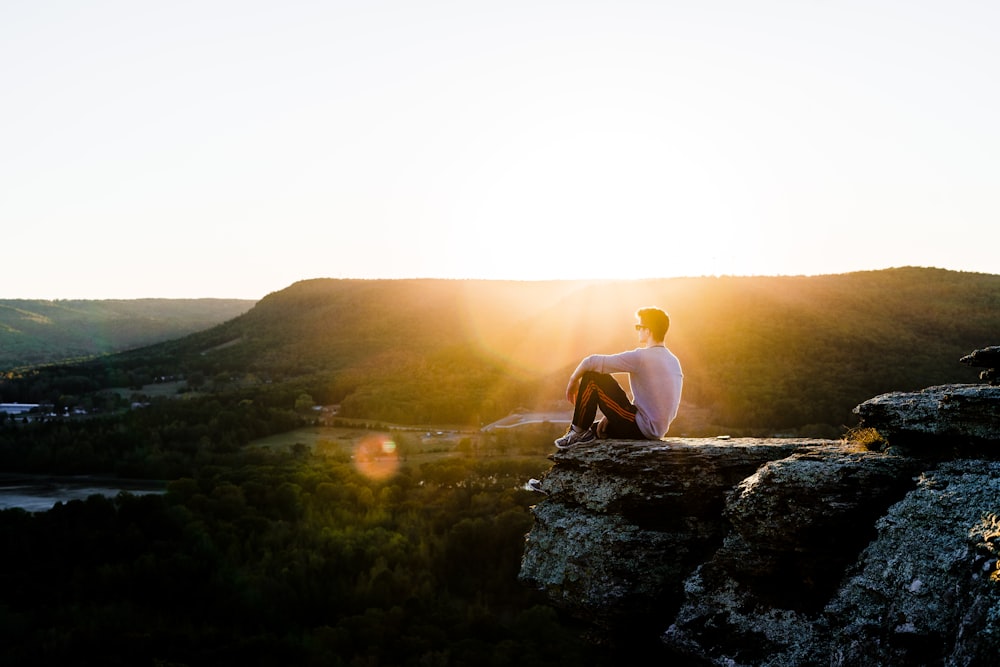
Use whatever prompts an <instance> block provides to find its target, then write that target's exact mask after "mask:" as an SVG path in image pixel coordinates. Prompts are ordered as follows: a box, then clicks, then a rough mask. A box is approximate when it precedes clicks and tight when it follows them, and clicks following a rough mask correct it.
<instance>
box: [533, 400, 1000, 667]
mask: <svg viewBox="0 0 1000 667" xmlns="http://www.w3.org/2000/svg"><path fill="white" fill-rule="evenodd" d="M977 387H978V389H979V390H980V392H981V393H979V394H975V392H970V393H965V392H957V391H956V390H955V389H953V388H940V387H939V388H932V389H933V390H934V391H931V390H927V391H926V392H919V393H918V394H917V395H907V396H906V397H904V396H903V395H900V396H895V397H894V398H893V399H892V401H890V400H889V399H888V398H886V397H879V399H883V400H881V401H879V400H878V399H872V400H873V401H876V403H875V404H877V405H883V404H885V403H887V402H895V404H896V405H903V404H906V402H907V401H910V402H911V404H912V405H913V406H914V409H913V414H910V415H908V416H905V417H904V416H903V413H902V411H901V412H900V417H899V419H901V420H905V423H906V424H907V425H910V424H913V423H924V422H927V421H928V419H929V418H924V417H920V414H922V412H923V411H924V409H925V408H924V404H925V402H926V401H928V400H931V399H928V398H927V395H932V396H937V397H939V398H940V397H941V396H944V395H951V396H954V395H956V394H958V395H960V396H961V397H962V398H959V399H958V402H961V403H962V404H964V405H965V406H972V405H978V406H979V408H980V410H982V411H983V412H985V413H989V414H987V415H985V416H984V415H983V414H980V415H979V416H978V417H976V418H975V419H971V417H973V416H974V413H975V410H973V409H972V408H969V407H967V408H966V409H965V414H966V416H968V417H970V419H969V420H965V421H963V422H962V423H964V424H965V425H966V426H965V427H963V428H962V429H959V428H957V427H955V426H954V424H955V420H954V419H952V421H950V422H948V424H950V426H948V427H947V429H946V431H945V432H946V433H947V435H942V436H940V437H939V442H938V443H937V444H938V446H937V447H930V444H931V443H932V442H933V441H934V438H933V437H932V435H930V434H932V431H931V430H930V429H928V430H927V431H926V434H928V435H927V436H926V437H925V432H923V431H921V432H920V434H921V436H920V437H919V438H917V439H916V440H919V443H920V447H918V448H915V449H914V448H911V447H905V446H899V447H897V446H896V440H895V439H894V438H895V437H899V434H900V433H903V434H904V435H903V437H902V439H903V440H904V441H907V442H909V439H908V437H907V434H909V432H910V431H909V430H907V429H901V430H899V431H892V432H891V435H889V436H888V439H889V444H890V446H889V447H888V448H887V449H886V451H881V452H874V451H866V450H864V449H862V448H860V447H857V446H853V445H849V444H846V443H844V442H840V441H828V440H794V439H775V440H754V439H734V440H728V441H723V440H707V439H670V440H663V441H655V442H646V441H614V440H601V441H597V442H594V443H590V444H586V445H580V446H578V447H576V448H573V449H570V450H566V451H561V452H558V453H556V454H555V455H554V456H553V460H554V462H555V465H554V466H553V468H552V469H551V471H550V472H549V473H548V475H547V476H546V478H545V479H544V480H543V482H542V486H543V489H544V490H545V491H547V492H548V494H549V495H548V496H546V497H544V498H543V499H541V500H540V502H539V503H538V504H537V505H536V506H535V507H534V510H533V511H534V515H535V525H534V527H533V528H532V530H531V532H530V533H529V535H528V537H527V540H526V548H525V552H524V558H523V560H522V567H521V573H520V577H521V579H522V581H523V582H525V583H526V584H528V585H530V586H532V587H535V588H537V589H539V590H541V591H544V592H545V593H546V594H547V596H548V597H549V599H550V600H551V601H552V602H553V603H554V604H555V605H557V606H559V607H561V608H562V609H564V610H565V611H566V612H567V613H569V614H571V615H573V616H575V617H576V618H578V619H581V620H584V621H586V622H588V623H591V624H592V625H593V627H594V628H595V629H599V630H600V633H599V634H597V635H596V636H598V637H600V638H602V639H604V640H606V641H610V642H614V641H616V640H621V641H622V642H623V643H624V642H634V638H635V636H636V635H643V636H646V637H652V636H656V637H658V638H659V639H660V641H661V642H662V645H663V646H665V647H666V648H667V650H669V651H670V652H671V655H674V656H684V657H686V658H687V659H688V660H689V661H690V663H689V664H708V665H726V666H730V667H736V666H739V665H748V666H749V665H772V666H778V665H783V666H784V665H787V666H792V665H796V666H800V665H837V666H840V665H844V666H846V665H866V666H867V665H996V664H1000V572H998V558H1000V461H997V460H995V459H1000V447H997V445H1000V443H998V441H1000V428H996V429H994V430H993V431H992V432H990V431H989V430H988V429H984V428H982V427H981V426H976V427H975V428H973V423H975V424H980V425H982V424H984V423H990V420H996V414H997V408H998V406H1000V396H998V397H997V398H995V399H994V398H992V396H993V394H991V393H989V392H990V390H991V389H993V388H991V387H989V386H987V385H977ZM983 392H985V393H983ZM925 393H926V394H927V395H925ZM933 400H938V399H933ZM951 400H952V399H948V400H946V401H944V404H945V405H948V407H949V408H950V405H949V403H950V401H951ZM867 403H872V401H869V402H867ZM867 403H866V405H867ZM866 410H867V408H866ZM859 411H860V410H859ZM860 412H861V414H862V415H863V416H864V415H865V414H869V415H875V414H878V415H881V414H882V413H880V412H877V411H872V412H869V413H866V412H864V411H860ZM960 412H961V411H960ZM990 415H992V416H990ZM879 418H880V417H879ZM866 423H867V418H866ZM879 423H880V424H881V423H882V422H879ZM887 423H888V422H887ZM936 423H939V424H940V423H943V422H936ZM908 428H912V427H909V426H908ZM991 433H992V435H991ZM970 434H971V435H970ZM951 438H957V439H959V440H962V446H961V447H957V448H956V447H952V446H950V445H949V444H948V442H949V440H950V439H951ZM928 448H930V451H932V452H933V453H934V455H933V456H930V457H928V456H924V455H923V453H924V452H926V451H928ZM954 451H959V452H961V453H963V454H969V457H960V458H953V459H950V460H946V459H945V457H944V456H943V454H942V453H943V452H954ZM991 453H995V454H997V456H991V455H990V454H991ZM540 498H542V497H541V496H540ZM651 664H652V663H651ZM676 664H681V663H676Z"/></svg>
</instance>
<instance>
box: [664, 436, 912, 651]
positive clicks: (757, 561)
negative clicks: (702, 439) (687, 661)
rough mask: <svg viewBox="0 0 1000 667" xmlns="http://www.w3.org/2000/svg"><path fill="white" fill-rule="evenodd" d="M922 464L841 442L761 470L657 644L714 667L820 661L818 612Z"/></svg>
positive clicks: (738, 496) (741, 492) (744, 486)
mask: <svg viewBox="0 0 1000 667" xmlns="http://www.w3.org/2000/svg"><path fill="white" fill-rule="evenodd" d="M919 466H920V464H919V462H918V461H917V460H915V459H910V458H905V457H900V456H894V455H889V454H883V453H875V452H865V451H856V450H852V449H851V448H850V447H847V446H844V445H835V446H833V445H831V446H826V447H822V448H818V449H816V450H814V451H810V452H808V453H800V454H796V455H793V456H790V457H788V458H786V459H783V460H780V461H773V462H770V463H767V464H765V465H764V466H762V467H761V469H760V470H759V471H757V472H756V473H755V474H754V475H752V476H750V477H748V478H747V479H745V480H744V481H743V482H741V483H740V484H739V486H738V487H737V488H736V490H735V491H734V493H733V494H731V496H730V499H729V502H728V503H727V506H726V510H725V516H726V518H727V519H728V520H729V522H730V524H731V526H732V531H731V532H730V533H729V534H728V535H727V536H726V539H725V541H724V543H723V545H722V547H721V548H720V549H719V550H718V551H717V552H716V553H715V554H713V555H712V556H711V557H710V558H709V559H708V560H706V562H705V563H704V564H702V565H701V566H700V567H699V568H698V569H697V571H696V572H695V573H694V574H693V575H692V576H691V577H690V578H689V579H688V580H687V581H686V582H685V587H684V590H685V601H684V604H683V605H682V607H681V609H680V610H679V611H678V613H677V616H676V619H675V621H674V623H673V624H672V625H671V626H670V627H669V628H668V629H667V632H666V633H665V634H664V637H663V639H664V641H665V642H666V643H667V644H668V645H670V646H671V647H673V648H674V649H676V650H678V651H679V652H682V653H684V654H687V655H688V656H692V657H697V658H700V659H702V660H706V661H708V662H711V663H714V664H724V665H772V666H777V665H787V666H792V665H802V664H810V663H811V662H812V661H816V660H819V658H820V656H822V655H825V642H826V641H827V640H826V637H827V634H826V626H825V625H824V624H823V623H822V622H819V618H820V612H821V611H822V609H823V607H824V606H825V605H826V604H827V602H828V601H829V599H830V597H831V596H832V595H833V594H834V593H835V592H836V590H837V588H838V586H839V585H840V583H841V580H842V578H843V575H844V572H845V570H846V569H847V567H848V566H849V565H851V564H853V563H854V561H855V560H856V558H857V554H858V553H859V552H860V551H861V550H862V549H863V548H864V547H865V545H866V544H867V543H868V542H869V541H870V540H871V539H872V537H874V534H875V533H874V529H873V528H872V526H873V524H874V523H875V521H876V520H877V519H878V517H880V516H881V515H882V514H883V513H884V512H885V510H886V508H888V507H889V506H890V505H891V504H892V503H894V502H895V501H897V500H899V499H900V498H901V497H903V495H905V493H906V492H907V491H908V490H909V489H911V488H913V486H914V481H913V478H914V475H915V474H916V473H917V472H918V471H919V469H920V467H919Z"/></svg>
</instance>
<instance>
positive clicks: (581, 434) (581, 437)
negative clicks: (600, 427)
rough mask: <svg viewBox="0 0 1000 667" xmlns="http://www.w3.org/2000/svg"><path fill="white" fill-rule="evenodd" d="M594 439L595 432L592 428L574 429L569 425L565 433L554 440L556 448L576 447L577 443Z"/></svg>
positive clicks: (580, 443) (595, 437) (595, 436)
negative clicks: (584, 429)
mask: <svg viewBox="0 0 1000 667" xmlns="http://www.w3.org/2000/svg"><path fill="white" fill-rule="evenodd" d="M596 439H597V434H596V433H594V429H593V428H588V429H587V430H586V431H574V430H573V428H572V427H570V430H569V431H567V432H566V435H564V436H563V437H561V438H559V439H558V440H556V449H569V448H570V447H576V446H577V445H582V444H584V443H587V442H592V441H594V440H596Z"/></svg>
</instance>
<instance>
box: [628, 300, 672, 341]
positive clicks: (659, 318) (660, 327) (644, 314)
mask: <svg viewBox="0 0 1000 667" xmlns="http://www.w3.org/2000/svg"><path fill="white" fill-rule="evenodd" d="M635 316H636V318H638V320H639V324H640V325H642V326H644V327H646V328H647V329H649V333H650V335H651V336H652V337H653V340H654V341H656V342H657V343H662V342H663V338H664V336H666V335H667V329H669V328H670V316H669V315H667V314H666V313H665V312H663V311H662V310H660V309H659V308H653V307H649V308H640V309H639V310H637V311H635Z"/></svg>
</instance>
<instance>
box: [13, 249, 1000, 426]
mask: <svg viewBox="0 0 1000 667" xmlns="http://www.w3.org/2000/svg"><path fill="white" fill-rule="evenodd" d="M651 304H655V305H660V306H662V307H663V308H665V309H666V310H667V311H668V312H669V313H670V314H671V317H672V325H671V330H670V332H669V333H668V336H667V343H668V345H669V346H670V347H671V348H672V349H673V350H674V352H675V353H676V354H677V355H678V356H679V357H680V359H681V362H682V364H683V367H684V372H685V389H684V398H685V408H686V410H685V411H683V412H682V414H681V417H680V418H679V419H680V421H678V423H677V426H676V428H675V429H674V433H675V434H682V433H689V434H696V433H700V432H706V431H707V432H709V433H711V432H715V431H717V430H719V429H726V430H727V431H729V432H748V433H749V432H754V431H755V430H756V431H760V432H769V431H770V432H774V431H789V430H795V429H800V430H801V429H807V430H809V429H811V430H812V431H816V430H819V431H820V432H827V431H830V430H835V429H839V428H840V427H841V426H842V425H845V424H848V423H850V422H851V420H852V415H851V409H852V408H853V407H854V406H855V405H857V404H858V403H860V402H861V401H863V400H865V399H867V398H869V397H871V396H873V395H876V394H878V393H882V392H886V391H892V390H913V389H919V388H921V387H924V386H928V385H932V384H939V383H946V382H968V381H974V380H975V379H976V372H975V371H974V370H973V369H970V368H966V367H964V366H961V365H960V364H959V363H958V359H959V357H961V356H962V355H964V354H966V353H968V352H969V351H971V350H972V349H975V348H977V347H983V346H986V345H990V344H997V343H1000V340H997V338H996V336H997V335H998V332H1000V276H996V275H989V274H972V273H959V272H951V271H944V270H938V269H922V268H901V269H890V270H883V271H871V272H860V273H851V274H843V275H832V276H816V277H744V278H739V277H721V278H683V279H664V280H647V281H603V282H541V283H531V282H491V281H442V280H393V281H361V280H326V279H322V280H309V281H303V282H299V283H296V284H294V285H292V286H290V287H288V288H287V289H284V290H281V291H279V292H275V293H272V294H270V295H268V296H267V297H265V298H264V299H262V300H261V301H260V302H259V303H258V304H257V305H256V306H255V307H254V308H253V309H252V310H250V311H249V312H247V313H246V314H244V315H242V316H239V317H236V318H234V319H232V320H230V321H227V322H225V323H223V324H220V325H219V326H216V327H214V328H211V329H209V330H206V331H202V332H199V333H196V334H193V335H190V336H187V337H185V338H183V339H179V340H175V341H170V342H167V343H163V344H159V345H155V346H152V347H148V348H144V349H141V350H136V351H132V352H128V353H125V354H122V355H116V356H114V357H110V358H106V359H102V360H101V361H100V363H91V364H87V365H83V366H77V367H73V368H67V369H63V370H62V371H58V372H62V373H63V374H64V375H68V376H74V377H79V376H81V375H82V376H87V377H89V378H91V380H92V381H93V382H95V383H96V384H97V385H99V386H104V385H114V384H121V383H122V382H125V381H126V380H127V379H128V378H132V379H133V381H134V380H135V378H142V377H147V378H148V377H153V376H156V375H177V374H179V375H182V376H185V377H195V378H198V379H199V383H200V382H201V381H202V379H209V380H210V379H215V380H216V383H215V384H216V386H218V387H223V386H228V387H230V388H232V387H235V386H239V387H241V388H243V389H247V388H250V387H253V386H261V385H267V386H268V387H271V388H272V389H273V388H274V387H275V386H278V385H280V386H282V387H286V388H289V387H294V391H290V392H289V393H290V394H291V395H295V394H296V392H298V391H302V392H306V393H308V394H309V395H310V396H312V397H313V398H314V399H315V400H316V401H317V402H320V403H326V404H329V403H338V404H341V406H342V414H343V415H345V416H358V417H366V418H375V419H383V420H388V421H393V422H399V423H433V422H437V423H442V422H446V423H462V424H470V425H479V424H482V423H485V422H489V421H492V420H494V419H496V418H499V417H501V416H503V415H505V414H507V413H508V412H509V411H511V410H513V409H515V408H517V407H527V408H531V407H536V406H540V405H543V404H546V403H549V402H553V401H559V400H560V399H561V396H562V390H563V388H564V386H565V378H566V376H567V374H568V373H569V372H570V370H571V369H572V368H573V366H574V365H575V364H576V363H577V362H578V361H579V359H580V358H581V357H582V356H583V355H585V354H588V353H591V352H601V353H609V352H616V351H620V350H622V349H628V348H631V347H633V346H634V345H635V337H634V331H633V329H632V323H633V313H634V311H635V309H636V308H637V307H639V306H644V305H651ZM206 386H208V384H206ZM41 388H44V389H45V390H46V391H49V392H55V391H58V390H59V389H60V387H59V380H58V379H54V378H53V376H52V375H49V376H48V377H47V378H34V379H33V378H31V377H28V378H25V379H24V380H23V381H20V382H8V383H6V385H5V386H4V387H3V388H2V389H0V391H3V395H4V397H5V400H15V399H19V400H32V401H37V400H39V399H41V398H44V396H42V393H43V392H42V390H41ZM32 392H34V393H32Z"/></svg>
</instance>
